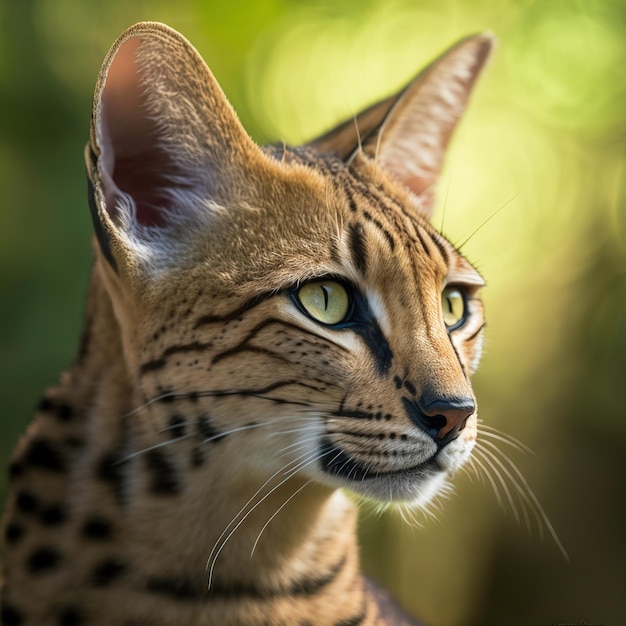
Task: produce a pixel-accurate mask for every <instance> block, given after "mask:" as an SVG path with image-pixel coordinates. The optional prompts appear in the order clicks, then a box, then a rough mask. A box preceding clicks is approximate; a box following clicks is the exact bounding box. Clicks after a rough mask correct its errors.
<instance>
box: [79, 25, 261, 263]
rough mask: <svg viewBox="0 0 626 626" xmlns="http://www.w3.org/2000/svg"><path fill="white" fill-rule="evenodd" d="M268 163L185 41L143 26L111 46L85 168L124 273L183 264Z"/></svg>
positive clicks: (106, 243)
mask: <svg viewBox="0 0 626 626" xmlns="http://www.w3.org/2000/svg"><path fill="white" fill-rule="evenodd" d="M263 158H264V157H263V155H262V153H261V150H260V148H259V147H258V146H257V145H256V144H255V143H254V142H253V141H252V139H251V138H250V137H249V135H248V134H247V133H246V131H245V130H244V128H243V126H242V125H241V123H240V122H239V120H238V119H237V116H236V114H235V112H234V110H233V108H232V107H231V105H230V104H229V102H228V100H227V99H226V96H225V95H224V93H223V91H222V89H221V88H220V86H219V85H218V83H217V81H216V80H215V78H214V77H213V75H212V74H211V72H210V70H209V68H208V67H207V66H206V64H205V63H204V61H203V59H202V58H201V57H200V55H199V54H198V53H197V52H196V50H195V49H194V48H193V46H192V45H191V44H190V43H189V42H188V41H187V40H186V39H185V38H184V37H183V36H182V35H180V34H179V33H177V32H176V31H174V30H172V29H170V28H169V27H167V26H165V25H163V24H158V23H153V22H144V23H140V24H136V25H135V26H133V27H131V28H129V29H128V30H127V31H125V32H124V33H123V34H122V35H121V36H120V38H119V39H118V40H117V41H116V42H115V43H114V44H113V46H112V47H111V50H110V51H109V54H108V55H107V57H106V59H105V61H104V63H103V65H102V69H101V71H100V74H99V77H98V82H97V85H96V90H95V96H94V107H93V113H92V123H91V134H90V142H89V144H88V146H87V149H86V162H87V173H88V179H89V199H90V206H91V211H92V217H93V222H94V227H95V232H96V236H97V240H98V243H99V248H100V250H101V252H102V254H103V256H104V257H105V258H106V260H107V261H108V264H109V265H110V266H111V267H112V268H113V269H114V270H115V271H116V272H117V273H118V274H124V273H129V272H130V273H133V272H134V273H135V274H136V273H137V272H140V273H141V268H149V269H150V268H151V269H152V270H154V269H155V268H156V269H158V268H159V267H162V266H163V265H164V264H165V265H166V264H167V263H168V259H169V260H171V259H172V258H178V259H179V261H180V254H181V250H183V249H184V247H185V246H187V248H189V239H190V237H191V236H192V235H191V234H192V233H194V232H198V231H199V230H200V229H199V228H198V227H199V225H200V224H202V225H206V224H207V223H209V226H210V222H211V220H213V219H215V218H216V215H217V214H218V213H219V209H220V208H221V207H223V206H224V205H226V204H228V203H229V201H231V202H232V200H233V198H232V195H233V194H236V193H238V191H237V190H245V189H249V188H250V187H251V185H253V179H254V176H251V175H250V171H251V170H252V169H253V168H254V167H255V165H258V163H259V160H262V159H263ZM185 237H186V239H185ZM183 251H184V250H183Z"/></svg>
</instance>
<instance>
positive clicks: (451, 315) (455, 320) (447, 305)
mask: <svg viewBox="0 0 626 626" xmlns="http://www.w3.org/2000/svg"><path fill="white" fill-rule="evenodd" d="M441 308H442V312H443V321H444V324H445V325H446V327H447V328H448V329H454V328H457V327H459V326H462V325H463V323H464V321H465V298H464V297H463V293H462V291H461V290H460V289H459V288H458V287H451V286H450V287H446V288H445V289H444V290H443V292H442V294H441Z"/></svg>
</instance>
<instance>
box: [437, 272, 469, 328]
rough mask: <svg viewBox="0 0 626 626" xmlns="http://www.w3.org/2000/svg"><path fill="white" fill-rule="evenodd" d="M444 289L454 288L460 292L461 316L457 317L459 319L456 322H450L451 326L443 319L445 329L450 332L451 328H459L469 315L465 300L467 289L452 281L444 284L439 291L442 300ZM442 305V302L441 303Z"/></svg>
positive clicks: (466, 298) (466, 299)
mask: <svg viewBox="0 0 626 626" xmlns="http://www.w3.org/2000/svg"><path fill="white" fill-rule="evenodd" d="M446 289H456V290H457V291H458V292H459V293H460V294H461V299H462V300H463V315H461V317H460V318H459V321H458V322H456V323H455V324H452V326H448V325H447V324H446V322H445V320H444V322H443V323H444V325H445V327H446V330H447V331H448V332H449V333H450V332H452V331H453V330H457V329H459V328H461V326H464V325H465V323H466V322H467V319H468V317H469V308H468V306H467V301H468V297H467V289H466V288H465V287H464V286H463V285H456V284H454V283H451V284H449V285H446V286H445V287H444V288H443V289H442V291H441V299H442V300H443V293H444V291H445V290H446ZM442 306H443V303H442Z"/></svg>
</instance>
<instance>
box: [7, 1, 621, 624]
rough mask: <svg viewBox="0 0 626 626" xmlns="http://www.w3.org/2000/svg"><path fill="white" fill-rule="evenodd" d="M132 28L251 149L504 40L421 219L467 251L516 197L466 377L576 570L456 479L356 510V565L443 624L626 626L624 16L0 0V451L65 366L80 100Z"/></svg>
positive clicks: (84, 266)
mask: <svg viewBox="0 0 626 626" xmlns="http://www.w3.org/2000/svg"><path fill="white" fill-rule="evenodd" d="M142 19H150V20H159V21H164V22H167V23H168V24H170V25H171V26H173V27H175V28H177V29H178V30H180V31H181V32H183V33H184V34H185V35H186V36H187V37H188V38H189V39H190V40H191V41H192V42H193V43H194V44H195V45H196V47H197V48H198V49H199V50H200V52H201V53H202V55H203V56H204V57H205V59H206V60H207V62H208V63H209V65H210V66H211V68H212V69H213V71H214V73H215V75H216V76H217V78H218V80H219V81H220V83H221V84H222V86H223V87H224V89H225V91H226V93H227V94H228V95H229V97H230V99H231V101H232V103H233V105H234V106H235V108H236V109H237V111H238V112H239V114H240V117H241V118H242V121H243V122H244V124H245V126H246V127H247V128H248V130H249V131H250V133H251V134H252V136H253V137H254V138H255V139H257V140H258V141H260V142H265V141H268V140H278V139H284V140H286V141H287V142H291V143H295V142H299V141H303V140H305V139H307V138H310V137H311V136H314V135H316V134H317V133H320V132H321V131H323V130H325V129H326V128H327V127H329V126H330V125H332V124H333V123H334V122H336V121H338V120H340V119H343V118H345V117H348V116H350V115H351V114H352V113H354V112H356V111H358V110H359V109H360V108H361V107H362V106H364V105H365V104H368V103H371V102H372V101H374V100H376V99H377V98H379V97H382V96H384V95H387V94H389V93H391V92H392V91H393V90H395V89H397V88H398V87H399V86H401V85H402V84H403V83H404V82H406V81H407V80H408V79H409V78H410V77H411V76H412V75H413V74H414V73H415V72H416V70H417V69H419V68H420V67H422V66H423V65H424V64H425V63H426V62H427V61H429V60H430V59H431V58H433V57H434V56H436V55H438V54H439V53H440V52H441V51H442V50H443V49H445V48H446V47H447V46H449V45H450V44H452V43H453V42H454V41H456V40H457V39H459V38H460V37H462V36H465V35H467V34H469V33H473V32H477V31H484V30H487V29H489V30H492V31H493V32H494V33H495V34H496V35H497V37H498V39H499V41H500V44H499V49H498V52H497V55H496V57H495V60H494V62H493V63H492V65H491V67H490V69H489V71H488V72H487V74H486V76H485V77H484V80H482V82H481V84H480V85H479V87H478V90H477V93H476V96H475V98H474V99H473V101H472V104H471V107H470V110H469V112H468V114H467V116H466V118H465V120H464V122H463V124H462V126H461V127H460V128H459V131H458V133H457V134H456V136H455V140H454V142H453V147H452V149H451V151H450V154H449V158H448V162H447V166H446V170H445V172H444V175H443V177H442V180H441V184H440V187H439V212H438V213H437V215H436V216H435V224H437V225H440V224H441V223H442V221H443V227H444V231H445V232H446V233H447V234H448V236H449V237H450V238H451V239H452V240H453V241H455V242H460V241H463V240H464V239H466V238H467V237H468V236H469V235H470V234H471V233H472V232H473V231H474V230H475V229H476V228H477V227H478V226H479V225H480V224H482V223H483V222H484V221H485V220H487V219H488V218H489V217H490V216H492V215H493V214H494V213H495V212H496V211H498V209H500V208H501V207H502V206H503V205H505V204H507V203H508V204H507V205H506V207H505V208H504V209H503V210H502V211H500V212H499V213H498V214H497V215H495V216H494V217H493V219H492V220H491V221H489V222H488V223H487V224H486V225H485V226H484V227H482V228H481V229H480V230H479V231H478V232H477V233H476V234H475V235H474V236H473V237H472V238H471V240H470V241H469V242H468V243H467V245H466V246H465V247H464V251H465V252H466V253H467V255H468V256H469V258H470V259H471V260H472V261H474V262H475V263H476V264H477V265H478V266H479V268H480V269H481V271H482V272H483V273H484V275H485V276H486V277H487V278H488V282H489V287H488V289H487V290H486V292H485V300H486V304H487V312H488V320H489V327H488V342H487V346H486V351H485V355H484V358H483V365H482V368H481V370H480V372H479V373H478V374H477V376H476V378H475V386H476V389H477V394H478V397H479V401H480V406H481V417H482V418H483V420H484V421H485V423H487V424H490V425H492V426H494V427H496V428H499V429H501V430H503V431H505V432H507V433H510V434H512V435H514V436H515V437H517V438H518V439H521V440H522V441H523V442H524V443H526V444H528V445H529V446H530V447H531V448H532V449H533V450H534V451H535V452H536V456H532V455H522V454H520V453H518V452H517V451H515V450H513V449H510V448H507V447H506V446H504V444H502V445H501V447H502V448H504V449H506V450H507V453H508V454H509V455H510V456H511V458H512V459H513V460H514V461H515V463H517V465H518V466H519V467H520V469H521V471H522V472H523V474H524V476H525V477H526V478H527V480H528V482H529V483H530V485H531V486H532V488H533V489H534V491H535V493H536V494H537V497H538V498H539V500H540V502H541V503H542V505H543V507H544V509H545V510H546V512H547V514H548V516H549V518H550V520H551V521H552V523H553V525H554V527H555V528H556V530H557V532H558V534H559V537H560V539H561V540H562V542H563V543H564V545H565V547H566V549H567V550H568V552H569V555H570V559H571V561H570V562H569V563H568V562H566V560H565V559H564V558H563V557H562V556H561V554H560V553H559V550H558V548H557V547H556V544H555V542H554V541H552V539H551V538H550V537H549V535H548V536H546V537H545V538H544V539H543V540H542V538H541V532H540V530H539V528H538V525H537V523H536V522H535V521H534V520H532V518H531V524H530V530H528V529H527V528H526V525H525V523H524V522H523V517H522V522H521V523H518V522H517V521H516V519H515V515H514V513H513V511H512V507H511V506H510V505H507V504H506V497H503V499H504V500H505V505H504V506H503V507H502V508H500V507H499V506H498V503H497V499H496V497H495V495H494V493H493V490H492V488H491V486H490V485H489V483H488V482H486V481H483V483H482V484H481V482H480V481H474V482H472V481H471V480H470V479H469V478H468V477H467V476H465V475H463V474H462V475H459V476H458V478H457V479H456V481H455V484H456V494H455V495H454V496H453V497H452V498H450V500H449V501H447V502H445V503H444V504H445V505H444V506H442V510H441V511H440V512H439V513H438V514H437V518H438V519H437V521H431V520H429V519H427V518H424V520H423V528H415V527H409V526H407V525H406V524H405V523H404V522H403V521H402V520H401V519H400V516H399V515H397V514H394V513H385V514H383V515H380V516H376V515H373V514H370V513H368V512H367V511H365V512H364V516H363V530H362V536H363V544H364V562H365V566H366V568H367V569H368V571H370V572H373V573H374V574H375V576H376V577H377V578H378V579H379V580H380V581H382V582H384V583H385V584H386V585H387V586H388V587H390V588H391V589H393V591H394V593H395V594H396V595H397V597H399V598H400V599H401V600H402V602H403V603H404V604H405V605H406V606H408V607H409V608H410V609H411V610H413V611H415V612H416V613H417V614H418V615H420V616H421V617H422V619H424V620H425V621H427V622H428V623H429V624H432V625H433V626H473V625H494V626H496V625H498V626H502V625H519V626H529V625H532V626H535V625H537V626H543V625H545V626H550V625H552V624H566V623H570V624H571V623H575V624H582V623H585V624H602V625H604V626H614V625H618V624H624V623H626V600H625V595H626V594H625V590H624V587H625V580H626V550H625V545H624V544H625V536H626V532H625V529H626V515H625V510H626V503H625V496H626V489H625V482H626V462H625V459H626V420H625V417H626V409H625V398H624V392H625V389H626V356H625V355H626V208H625V206H624V200H625V197H624V196H625V169H624V165H625V161H624V147H625V143H626V142H625V135H626V115H625V111H626V97H625V96H626V28H625V23H626V1H625V0H561V1H558V0H555V1H552V0H544V1H540V0H535V1H533V0H516V1H514V0H470V1H467V0H466V1H461V0H394V1H390V0H337V1H332V0H317V1H308V2H307V1H305V0H259V1H252V0H230V1H228V2H221V1H220V2H218V1H214V2H209V1H205V2H200V1H199V0H180V1H178V2H174V1H169V2H165V1H163V0H151V1H143V2H142V1H138V0H107V1H106V2H99V3H98V2H87V1H86V0H83V1H81V0H19V1H18V0H2V1H1V2H0V23H1V28H2V31H1V35H0V193H1V198H2V206H1V207H0V284H1V289H2V291H1V294H2V306H1V307H0V320H1V323H0V333H1V336H0V346H1V350H2V354H1V360H0V363H1V366H0V367H2V375H1V376H0V385H1V386H2V396H1V398H2V413H1V417H0V458H1V459H2V460H5V459H7V458H8V456H9V453H10V450H11V448H12V446H13V445H14V443H15V441H16V439H17V437H18V436H19V434H20V433H21V432H22V431H23V429H24V427H25V425H26V424H27V422H28V420H29V418H30V415H31V413H32V409H33V407H34V405H35V403H36V400H37V398H38V396H39V394H40V392H41V390H42V389H43V387H44V386H46V385H48V384H51V383H53V382H54V381H55V379H56V377H57V375H58V372H59V371H60V370H61V369H62V368H64V367H66V366H67V365H68V364H70V362H71V361H72V358H73V355H74V353H75V351H76V347H77V342H78V337H79V332H80V324H81V313H82V306H83V299H84V293H85V285H86V281H87V275H88V272H89V267H90V257H91V253H90V244H89V240H90V231H91V226H90V221H89V217H88V211H87V205H86V201H85V182H84V174H83V164H82V150H83V144H84V142H85V140H86V137H87V129H88V124H89V114H90V99H91V94H92V90H93V84H94V81H95V77H96V74H97V72H98V68H99V65H100V62H101V60H102V58H103V56H104V54H105V53H106V51H107V49H108V46H109V45H110V44H111V43H112V41H113V40H114V38H115V37H116V36H117V35H118V34H119V33H120V32H121V31H122V30H123V29H124V28H125V27H126V26H128V25H130V24H132V23H133V22H135V21H139V20H142ZM444 205H445V207H446V208H445V215H444V211H443V210H442V208H443V206H444ZM4 490H5V485H4V479H0V492H1V493H0V495H3V494H4ZM517 507H518V508H519V503H518V504H517Z"/></svg>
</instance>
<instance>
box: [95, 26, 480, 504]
mask: <svg viewBox="0 0 626 626" xmlns="http://www.w3.org/2000/svg"><path fill="white" fill-rule="evenodd" d="M491 47H492V40H491V38H490V37H488V36H475V37H470V38H468V39H465V40H463V41H461V42H460V43H458V44H457V45H456V46H454V47H453V48H452V49H450V50H449V51H448V52H446V53H445V54H444V55H443V56H442V57H441V58H439V59H438V60H436V61H435V62H433V63H432V64H431V65H430V66H429V67H427V68H426V69H425V70H424V71H423V72H422V73H420V74H419V75H418V76H417V78H415V79H414V80H413V81H412V82H411V83H410V84H409V85H408V86H407V87H406V88H405V89H404V90H402V91H401V92H400V93H398V94H396V95H394V96H392V97H390V98H387V99H385V100H383V101H381V102H380V103H378V104H376V105H374V106H372V107H370V108H368V109H367V110H365V111H364V112H362V113H361V114H360V115H358V116H357V117H356V118H355V119H351V120H348V121H346V122H345V123H343V124H341V125H339V126H338V127H337V128H335V129H334V130H332V131H330V132H328V133H327V134H325V135H323V136H322V137H320V138H318V139H316V140H314V141H312V142H311V143H309V144H307V145H306V146H303V147H300V148H289V147H286V146H270V147H268V148H261V147H260V146H258V145H257V144H256V143H255V142H254V141H253V140H252V139H251V138H250V137H249V135H248V134H247V133H246V131H245V130H244V128H243V127H242V125H241V123H240V122H239V120H238V119H237V117H236V114H235V112H234V111H233V109H232V107H231V106H230V104H229V103H228V101H227V99H226V97H225V95H224V94H223V92H222V90H221V88H220V87H219V85H218V84H217V82H216V80H215V78H214V77H213V75H212V74H211V72H210V71H209V69H208V68H207V66H206V65H205V64H204V61H203V60H202V59H201V58H200V56H199V55H198V53H197V52H196V51H195V50H194V48H193V47H192V46H191V45H190V44H189V43H188V42H187V41H186V40H185V39H184V38H183V37H182V36H181V35H179V34H178V33H176V32H175V31H173V30H171V29H169V28H168V27H166V26H163V25H161V24H155V23H142V24H138V25H136V26H134V27H132V28H130V29H128V30H127V31H126V32H125V33H124V34H123V35H122V36H121V37H120V39H118V41H117V42H116V43H115V44H114V45H113V47H112V49H111V51H110V52H109V55H108V56H107V58H106V60H105V62H104V64H103V67H102V70H101V73H100V76H99V79H98V83H97V86H96V93H95V99H94V109H93V116H92V126H91V140H90V142H89V144H88V146H87V149H86V160H87V168H88V177H89V181H90V202H91V209H92V216H93V219H94V225H95V232H96V238H97V246H96V249H97V251H96V254H97V257H98V263H97V265H98V271H99V272H100V274H101V275H102V277H103V280H104V282H105V284H106V285H107V289H108V291H109V293H110V295H111V299H112V300H113V303H114V307H115V310H116V313H117V316H118V318H119V320H120V326H121V327H122V334H123V336H124V337H125V339H124V341H125V342H126V344H128V346H129V347H128V348H127V349H126V350H125V355H126V359H127V360H128V364H127V366H128V368H129V371H131V372H132V375H133V376H136V377H137V381H138V386H139V388H141V389H142V392H143V393H144V397H143V399H144V400H146V399H148V400H149V399H150V398H151V397H157V396H158V395H159V394H161V395H163V393H164V391H165V393H166V394H167V393H170V394H171V396H172V397H176V398H181V399H184V398H189V397H190V396H191V394H194V397H196V399H197V397H198V396H199V395H200V396H201V397H202V398H204V400H203V401H202V403H201V406H200V408H197V407H196V408H193V409H191V408H189V409H187V414H189V415H190V418H189V419H190V420H192V421H193V420H200V419H201V418H204V417H206V415H208V414H210V415H211V420H212V424H213V425H212V428H215V429H217V431H222V432H226V431H229V430H233V429H236V428H241V429H242V430H245V429H244V426H246V425H248V426H249V425H250V422H251V421H254V422H255V423H256V424H259V423H261V422H262V421H263V420H266V421H267V424H268V428H266V429H262V428H258V431H257V432H258V433H259V435H258V437H257V439H256V443H255V442H249V443H245V438H244V437H243V436H242V438H241V439H244V443H243V444H242V443H241V441H240V442H238V443H237V444H236V445H237V446H242V445H243V446H244V449H245V450H248V447H249V454H244V455H241V449H242V448H241V447H239V448H236V449H237V450H238V451H239V452H238V456H240V458H241V457H242V456H243V457H244V458H243V460H242V461H241V463H240V465H241V467H242V471H254V472H258V473H259V474H263V472H270V471H273V470H274V469H275V468H276V467H277V466H279V465H280V463H286V462H287V463H293V464H294V465H293V466H292V467H296V466H297V465H298V464H299V463H300V464H302V463H304V461H305V460H306V463H304V465H303V466H302V467H301V468H300V469H301V471H302V473H303V474H304V475H305V476H308V477H312V478H313V479H315V480H317V481H318V482H321V483H323V484H329V485H333V486H346V485H347V486H349V487H351V488H352V489H354V490H356V491H359V492H361V493H364V494H366V495H370V496H373V497H376V498H379V499H388V498H392V499H415V498H417V499H418V500H423V501H425V500H427V499H428V498H429V497H430V496H431V495H432V493H433V492H434V491H435V490H436V487H437V486H439V485H440V484H441V482H442V481H443V480H444V478H445V475H446V474H447V473H448V472H449V471H452V470H454V469H456V468H457V467H459V466H460V465H462V464H463V463H464V462H465V461H466V460H467V458H468V456H469V454H470V451H471V448H472V446H473V443H474V440H475V436H476V406H475V399H474V396H473V392H472V390H471V387H470V383H469V379H468V376H469V374H470V373H471V371H473V369H474V368H475V367H476V365H477V363H478V358H479V355H480V344H481V337H482V328H483V319H482V307H481V304H480V301H479V299H478V297H477V293H478V290H479V289H480V287H481V286H482V285H483V281H482V278H481V277H480V276H479V274H478V273H477V272H476V271H475V270H474V269H473V268H472V266H471V265H470V264H469V263H468V262H467V261H466V260H465V259H464V258H463V257H462V256H461V255H460V254H459V253H458V252H457V251H456V250H455V249H454V248H453V246H452V245H451V244H450V243H449V242H448V241H447V240H445V239H444V238H443V237H442V236H441V235H440V234H439V233H438V232H436V231H435V230H434V229H433V228H432V227H431V226H430V224H429V223H428V218H429V216H430V214H431V211H432V207H433V190H434V185H435V183H436V180H437V176H438V175H439V172H440V171H441V167H442V164H443V158H444V153H445V150H446V147H447V145H448V142H449V139H450V136H451V134H452V132H453V130H454V128H455V126H456V124H457V122H458V120H459V118H460V116H461V114H462V112H463V110H464V109H465V107H466V104H467V101H468V98H469V95H470V92H471V90H472V87H473V85H474V83H475V81H476V78H477V76H478V75H479V73H480V71H481V69H482V67H483V66H484V64H485V61H486V59H487V57H488V55H489V52H490V49H491ZM164 320H170V322H168V323H165V322H164ZM171 320H174V321H171ZM157 329H161V330H157ZM166 330H167V332H165V331H166ZM160 415H161V418H162V419H163V420H167V419H168V417H167V411H166V410H165V409H164V410H163V411H161V412H160ZM253 418H254V419H253ZM272 420H275V421H273V422H272ZM280 420H283V421H282V422H281V421H280ZM285 420H287V421H285ZM288 420H291V421H292V424H291V426H290V427H289V426H288ZM296 427H300V433H299V434H297V433H296V432H295V431H297V430H298V428H296ZM272 436H273V439H272ZM155 437H156V435H155ZM264 437H265V439H264ZM259 440H260V441H262V442H264V443H263V445H261V446H259ZM233 445H235V444H233ZM225 447H227V444H225ZM289 450H290V451H289ZM232 452H233V451H231V453H232ZM268 455H269V457H268ZM268 459H271V460H268Z"/></svg>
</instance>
